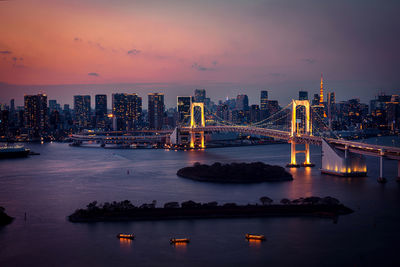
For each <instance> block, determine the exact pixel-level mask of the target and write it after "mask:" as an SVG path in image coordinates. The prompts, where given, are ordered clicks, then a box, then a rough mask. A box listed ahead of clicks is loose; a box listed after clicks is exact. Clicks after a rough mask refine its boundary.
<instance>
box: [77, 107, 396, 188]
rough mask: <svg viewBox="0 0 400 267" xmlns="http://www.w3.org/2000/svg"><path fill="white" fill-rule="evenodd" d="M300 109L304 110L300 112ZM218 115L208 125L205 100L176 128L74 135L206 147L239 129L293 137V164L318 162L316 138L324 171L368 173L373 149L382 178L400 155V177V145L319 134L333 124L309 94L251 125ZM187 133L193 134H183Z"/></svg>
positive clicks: (86, 138) (85, 138)
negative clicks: (208, 138) (209, 136)
mask: <svg viewBox="0 0 400 267" xmlns="http://www.w3.org/2000/svg"><path fill="white" fill-rule="evenodd" d="M298 114H299V115H304V116H298ZM212 117H214V118H215V119H214V120H212V123H211V124H210V125H206V117H205V106H204V103H196V102H193V103H192V104H191V107H190V122H189V124H187V123H186V124H182V125H181V126H179V127H177V128H176V129H175V130H174V131H157V132H156V134H153V135H112V134H107V135H99V134H92V135H91V134H90V133H89V134H84V135H83V134H79V135H72V139H73V140H74V142H75V143H79V142H83V141H97V142H99V143H102V144H109V143H121V142H122V143H133V142H147V141H157V142H161V143H164V144H167V145H175V146H180V145H184V142H188V145H189V147H190V148H192V149H195V148H201V149H204V148H205V147H206V144H205V134H206V133H217V132H219V133H220V132H234V133H240V134H246V135H256V136H265V137H272V138H274V139H278V140H284V141H287V142H288V143H290V144H291V159H290V163H289V164H288V165H287V166H288V167H300V166H303V167H312V166H314V164H313V163H312V162H311V161H310V144H313V145H318V146H322V168H321V171H322V172H324V173H328V174H335V175H342V176H365V175H366V172H367V166H366V161H365V157H364V156H365V155H367V156H375V157H379V159H380V160H379V162H380V164H379V165H380V176H379V178H378V181H381V182H384V181H385V179H384V178H383V159H384V158H386V159H391V160H397V161H398V179H400V178H399V177H400V148H398V147H389V146H379V145H371V144H366V143H361V142H354V141H347V140H343V139H339V138H338V137H337V136H336V137H335V138H332V137H330V138H323V137H322V136H317V135H314V133H322V132H323V131H326V130H330V129H329V127H328V126H327V125H326V124H325V122H324V120H323V118H321V116H320V115H319V114H318V113H316V112H314V113H312V112H311V108H310V103H309V101H308V100H292V102H291V103H289V104H288V105H287V106H285V107H284V108H283V109H281V110H280V111H278V112H276V113H274V114H272V115H271V116H269V117H268V118H266V119H264V120H262V121H259V122H256V123H252V124H247V125H236V124H234V123H232V122H230V121H227V120H224V119H222V118H219V117H218V116H216V115H215V114H212ZM299 117H300V119H299ZM312 117H313V120H312V119H311V118H312ZM313 121H314V123H316V124H318V127H316V125H313ZM313 126H314V127H313ZM321 128H323V129H321ZM331 132H332V131H331ZM182 136H187V137H188V138H182ZM297 145H304V149H298V146H297ZM299 153H302V154H304V155H305V156H304V158H305V160H304V162H302V163H301V164H299V163H298V162H297V160H296V155H297V154H299Z"/></svg>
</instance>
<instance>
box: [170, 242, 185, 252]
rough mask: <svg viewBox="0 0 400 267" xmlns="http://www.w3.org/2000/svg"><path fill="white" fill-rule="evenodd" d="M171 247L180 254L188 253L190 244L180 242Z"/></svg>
mask: <svg viewBox="0 0 400 267" xmlns="http://www.w3.org/2000/svg"><path fill="white" fill-rule="evenodd" d="M171 246H172V247H173V248H174V249H175V251H176V252H178V253H186V251H187V247H188V244H187V243H183V242H178V243H174V244H171Z"/></svg>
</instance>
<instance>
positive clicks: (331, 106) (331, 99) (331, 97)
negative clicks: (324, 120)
mask: <svg viewBox="0 0 400 267" xmlns="http://www.w3.org/2000/svg"><path fill="white" fill-rule="evenodd" d="M327 101H328V103H327V108H328V120H329V128H332V127H331V126H332V120H333V119H334V114H335V92H328V94H327Z"/></svg>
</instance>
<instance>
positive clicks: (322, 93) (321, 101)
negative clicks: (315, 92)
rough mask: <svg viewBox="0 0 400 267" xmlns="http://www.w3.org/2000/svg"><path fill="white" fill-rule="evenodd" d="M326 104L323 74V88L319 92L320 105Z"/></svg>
mask: <svg viewBox="0 0 400 267" xmlns="http://www.w3.org/2000/svg"><path fill="white" fill-rule="evenodd" d="M323 103H324V82H323V80H322V73H321V88H320V90H319V104H320V105H323Z"/></svg>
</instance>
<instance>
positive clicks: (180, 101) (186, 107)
mask: <svg viewBox="0 0 400 267" xmlns="http://www.w3.org/2000/svg"><path fill="white" fill-rule="evenodd" d="M191 99H192V97H190V96H178V97H177V109H178V124H182V123H189V118H190V105H191Z"/></svg>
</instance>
